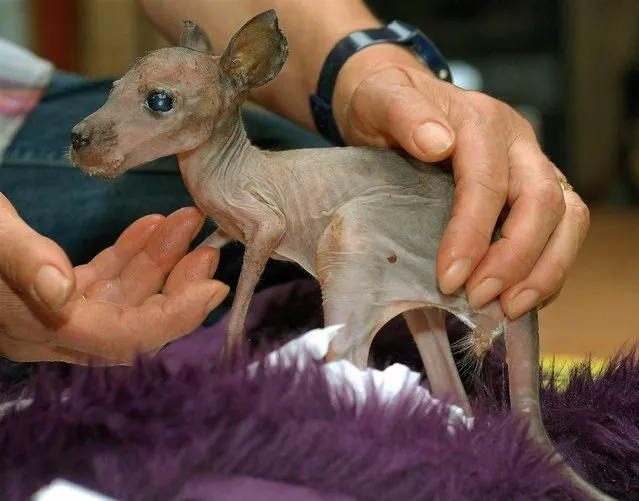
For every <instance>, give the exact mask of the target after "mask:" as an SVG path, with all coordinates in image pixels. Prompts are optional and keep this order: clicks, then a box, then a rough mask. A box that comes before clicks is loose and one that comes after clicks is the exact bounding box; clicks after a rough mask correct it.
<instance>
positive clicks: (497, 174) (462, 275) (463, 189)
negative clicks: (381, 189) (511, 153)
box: [437, 117, 509, 294]
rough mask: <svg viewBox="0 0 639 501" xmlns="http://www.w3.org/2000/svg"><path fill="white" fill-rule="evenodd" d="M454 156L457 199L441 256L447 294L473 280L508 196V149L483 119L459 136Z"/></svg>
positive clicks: (439, 272) (440, 276) (439, 261)
mask: <svg viewBox="0 0 639 501" xmlns="http://www.w3.org/2000/svg"><path fill="white" fill-rule="evenodd" d="M457 136H458V142H457V147H456V150H455V153H454V154H453V172H454V176H455V197H454V200H453V208H452V213H451V218H450V221H449V223H448V225H447V227H446V230H445V231H444V234H443V236H442V239H441V242H440V247H439V251H438V256H437V277H438V281H439V286H440V288H441V290H442V292H444V293H445V294H452V293H453V292H455V291H456V290H458V289H459V288H460V287H461V286H462V285H463V284H464V283H465V281H466V280H467V279H468V277H469V276H470V274H471V272H472V271H473V270H474V269H475V267H476V266H477V264H478V263H479V261H480V260H481V259H482V258H483V257H484V254H485V253H486V251H487V250H488V247H489V245H490V242H491V239H492V235H493V232H494V229H495V225H496V223H497V220H498V218H499V216H500V214H501V211H502V209H503V207H504V205H505V203H506V199H507V195H508V175H509V172H508V159H507V155H506V149H505V147H504V144H503V143H502V141H501V140H500V138H499V137H498V136H496V135H495V134H494V133H492V132H491V130H490V129H489V127H488V124H487V123H486V122H484V121H483V120H482V119H481V118H480V117H478V118H477V119H476V120H472V121H471V120H467V121H465V122H464V123H463V124H462V125H461V126H460V128H459V130H458V132H457Z"/></svg>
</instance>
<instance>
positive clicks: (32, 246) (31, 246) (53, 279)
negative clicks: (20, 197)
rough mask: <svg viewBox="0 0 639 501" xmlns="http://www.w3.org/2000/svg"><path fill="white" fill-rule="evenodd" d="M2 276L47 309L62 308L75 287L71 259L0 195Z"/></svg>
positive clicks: (13, 287)
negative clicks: (23, 218)
mask: <svg viewBox="0 0 639 501" xmlns="http://www.w3.org/2000/svg"><path fill="white" fill-rule="evenodd" d="M0 276H1V277H2V279H3V280H4V281H5V282H6V283H7V284H8V285H9V286H10V287H11V288H12V289H14V290H17V291H21V292H24V293H26V294H28V295H29V296H30V297H31V298H33V299H34V300H35V301H37V302H38V303H39V304H41V305H43V306H44V307H45V308H47V309H49V310H52V311H57V310H59V309H60V308H62V307H63V306H64V305H65V304H66V303H67V301H68V300H69V298H70V297H71V294H72V292H73V290H74V287H75V277H74V274H73V268H72V266H71V263H70V261H69V258H68V257H67V255H66V254H65V252H64V251H63V250H62V249H61V248H60V246H58V245H57V244H56V243H55V242H53V241H52V240H51V239H49V238H46V237H43V236H42V235H40V234H38V233H37V232H36V231H35V230H33V229H32V228H30V227H29V226H28V225H27V224H26V223H25V222H24V221H23V220H22V219H21V218H20V216H19V215H18V213H17V212H16V210H15V208H14V207H13V205H11V203H10V202H9V200H7V198H6V197H5V196H4V195H2V194H1V193H0Z"/></svg>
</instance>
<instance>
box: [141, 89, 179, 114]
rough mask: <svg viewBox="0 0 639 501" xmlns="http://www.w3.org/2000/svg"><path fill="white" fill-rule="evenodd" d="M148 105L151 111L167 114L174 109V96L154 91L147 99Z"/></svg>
mask: <svg viewBox="0 0 639 501" xmlns="http://www.w3.org/2000/svg"><path fill="white" fill-rule="evenodd" d="M146 105H147V107H148V108H149V109H150V110H151V111H156V112H158V113H167V112H169V111H171V110H172V109H173V96H171V95H170V94H169V93H168V92H164V91H153V92H151V93H150V94H149V95H148V96H147V98H146Z"/></svg>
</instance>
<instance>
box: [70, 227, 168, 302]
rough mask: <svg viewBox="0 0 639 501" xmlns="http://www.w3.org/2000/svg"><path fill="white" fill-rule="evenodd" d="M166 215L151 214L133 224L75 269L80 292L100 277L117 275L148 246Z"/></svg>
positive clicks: (102, 278) (106, 277) (107, 277)
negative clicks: (112, 242)
mask: <svg viewBox="0 0 639 501" xmlns="http://www.w3.org/2000/svg"><path fill="white" fill-rule="evenodd" d="M164 219H165V218H164V216H162V215H159V214H150V215H148V216H144V217H142V218H140V219H138V220H137V221H135V222H134V223H133V224H131V225H130V226H129V227H128V228H127V229H126V230H124V231H123V232H122V234H121V235H120V236H119V237H118V239H117V240H116V241H115V243H114V244H113V245H112V246H111V247H108V248H106V249H104V250H103V251H102V252H100V253H99V254H97V255H96V256H95V257H94V258H93V259H92V260H91V261H90V262H89V263H87V264H85V265H82V266H77V267H76V269H75V272H76V279H77V290H78V294H82V292H84V289H86V288H87V287H88V285H89V284H91V283H92V282H95V281H96V280H98V279H101V280H105V279H112V278H115V277H117V276H118V275H119V274H120V273H121V271H122V270H123V269H124V267H125V266H126V265H127V264H128V263H129V262H130V261H131V259H133V258H134V257H135V256H136V255H137V254H139V253H140V252H142V251H143V250H144V248H145V247H146V245H147V243H148V242H149V239H150V238H151V235H153V232H154V231H155V229H156V228H157V227H158V225H159V224H160V223H161V222H162V221H163V220H164Z"/></svg>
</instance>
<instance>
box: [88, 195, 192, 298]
mask: <svg viewBox="0 0 639 501" xmlns="http://www.w3.org/2000/svg"><path fill="white" fill-rule="evenodd" d="M203 223H204V218H203V215H202V213H201V212H200V211H199V210H197V209H196V208H193V207H187V208H184V209H180V210H178V211H176V212H174V213H173V214H171V215H169V216H168V217H167V218H166V219H165V220H164V221H163V222H162V224H160V225H158V227H157V228H156V229H155V231H154V232H153V234H152V235H151V237H150V238H149V239H148V241H147V244H146V246H145V247H144V249H143V250H142V251H141V252H139V253H138V254H137V255H135V256H134V257H133V258H132V259H130V260H129V262H128V263H126V265H125V266H124V268H123V269H122V271H121V273H120V276H119V277H117V279H116V280H110V281H100V282H97V283H96V284H94V285H92V286H91V287H89V288H87V290H86V292H85V295H86V297H88V298H100V299H101V300H104V301H110V302H113V303H116V304H119V305H121V306H137V305H139V304H141V303H142V302H143V301H144V300H145V299H146V298H148V297H149V296H150V295H151V294H155V293H157V292H159V291H160V290H161V289H162V286H163V285H164V281H165V280H166V277H167V275H168V273H169V272H170V271H171V269H172V268H173V267H174V266H175V265H176V264H177V262H178V261H179V260H180V259H181V258H182V257H183V256H184V254H185V253H186V252H187V251H188V248H189V245H190V243H191V241H192V240H193V238H195V236H196V235H197V233H199V231H200V229H201V227H202V224H203Z"/></svg>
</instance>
